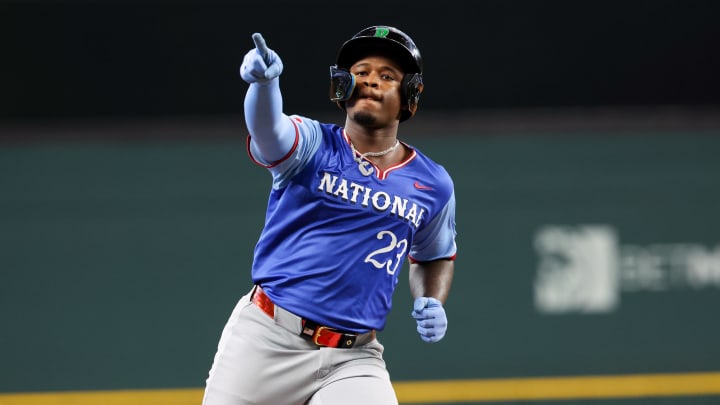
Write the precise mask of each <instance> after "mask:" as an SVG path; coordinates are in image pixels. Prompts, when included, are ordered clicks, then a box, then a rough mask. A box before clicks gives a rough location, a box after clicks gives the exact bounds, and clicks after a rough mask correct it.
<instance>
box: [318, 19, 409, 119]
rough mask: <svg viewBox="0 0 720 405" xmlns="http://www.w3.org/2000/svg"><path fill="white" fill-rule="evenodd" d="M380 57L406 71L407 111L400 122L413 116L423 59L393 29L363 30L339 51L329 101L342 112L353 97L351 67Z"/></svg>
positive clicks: (382, 26) (331, 73)
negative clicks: (388, 58)
mask: <svg viewBox="0 0 720 405" xmlns="http://www.w3.org/2000/svg"><path fill="white" fill-rule="evenodd" d="M378 53H381V54H383V55H386V56H388V57H390V58H391V59H393V60H394V61H396V62H397V63H398V64H399V65H400V67H401V68H402V69H403V70H404V71H405V77H404V78H403V82H402V84H401V91H402V94H401V95H402V99H403V102H404V104H405V105H407V107H408V109H407V110H403V111H402V113H401V116H400V121H405V120H407V119H409V118H410V117H412V116H413V115H415V111H416V110H417V104H418V101H419V100H420V93H421V92H422V90H423V81H422V71H423V64H422V57H421V56H420V50H419V49H418V48H417V46H416V45H415V42H413V40H412V39H411V38H410V36H408V35H407V34H405V33H404V32H402V31H400V30H399V29H397V28H395V27H389V26H384V25H376V26H372V27H368V28H365V29H363V30H362V31H360V32H358V33H357V34H355V35H354V36H353V37H352V38H350V39H349V40H347V41H345V43H344V44H343V45H342V46H341V47H340V51H339V52H338V55H337V62H336V64H335V65H334V66H331V67H330V101H335V102H337V103H338V104H339V105H340V107H341V108H343V109H345V101H346V100H348V99H349V98H350V97H351V96H352V92H353V89H354V87H355V77H354V76H352V75H351V74H350V72H349V69H350V67H351V66H352V65H353V64H354V63H355V62H357V61H358V60H360V59H362V58H363V57H365V56H368V55H370V54H378Z"/></svg>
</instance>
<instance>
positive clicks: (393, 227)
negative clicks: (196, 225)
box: [248, 116, 456, 333]
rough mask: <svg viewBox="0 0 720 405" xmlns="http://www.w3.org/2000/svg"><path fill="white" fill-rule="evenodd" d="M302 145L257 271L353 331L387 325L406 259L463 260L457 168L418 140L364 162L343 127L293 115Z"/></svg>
mask: <svg viewBox="0 0 720 405" xmlns="http://www.w3.org/2000/svg"><path fill="white" fill-rule="evenodd" d="M290 118H291V120H292V121H293V124H294V126H295V131H296V138H295V146H294V147H293V149H292V150H291V151H290V152H289V154H288V155H287V156H286V157H285V158H283V159H282V160H281V161H279V162H272V163H271V162H263V161H262V160H261V159H260V158H258V157H257V154H256V153H253V149H252V148H251V146H250V145H251V143H250V141H249V139H250V138H248V153H249V154H250V157H251V158H252V159H253V161H254V162H256V163H257V164H260V165H262V166H264V167H266V168H268V169H269V170H270V172H271V173H272V176H273V184H272V190H271V192H270V196H269V201H268V207H267V212H266V218H265V226H264V228H263V231H262V233H261V235H260V238H259V240H258V242H257V244H256V246H255V255H254V260H253V265H252V272H251V275H252V279H253V282H254V283H255V284H259V285H262V286H263V289H264V290H265V292H266V293H267V295H268V296H269V297H270V298H271V299H272V300H273V301H274V302H275V303H276V304H277V305H279V306H281V307H283V308H285V309H287V310H289V311H291V312H293V313H295V314H297V315H299V316H302V317H304V318H307V319H311V320H313V321H315V322H317V323H319V324H322V325H326V326H330V327H334V328H338V329H341V330H345V331H350V332H359V333H363V332H367V331H369V330H372V329H376V330H382V329H383V328H384V327H385V321H386V317H387V314H388V313H389V311H390V309H391V307H392V296H393V292H394V290H395V287H396V286H397V283H398V276H399V274H400V272H401V268H402V267H403V263H404V262H405V260H406V258H408V257H409V258H410V260H416V261H428V260H435V259H442V258H446V259H451V260H453V259H454V258H455V254H456V245H455V236H456V231H455V195H454V186H453V182H452V179H451V177H450V175H449V174H448V173H447V171H446V170H445V169H444V168H443V167H442V166H441V165H439V164H437V163H435V162H434V161H432V160H431V159H430V158H428V157H427V156H425V155H424V154H422V153H421V152H420V151H419V150H417V149H415V148H412V147H411V146H410V145H407V144H406V146H408V147H410V148H411V149H412V153H411V155H410V156H409V157H408V158H407V159H406V160H405V161H403V162H401V163H400V164H398V165H396V166H393V167H391V168H388V169H386V170H384V171H381V170H379V168H377V167H375V166H374V165H372V164H371V163H370V162H369V161H367V163H365V164H366V165H367V167H371V168H373V169H374V171H373V173H372V174H370V175H365V174H363V173H362V171H361V170H360V167H359V164H358V162H357V161H356V160H355V158H356V156H354V152H353V150H352V148H351V146H350V141H349V138H348V137H347V135H346V134H345V132H344V130H343V128H342V127H339V126H337V125H333V124H325V123H320V122H318V121H315V120H312V119H309V118H306V117H300V116H292V117H290Z"/></svg>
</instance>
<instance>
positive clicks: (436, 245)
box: [409, 192, 457, 262]
mask: <svg viewBox="0 0 720 405" xmlns="http://www.w3.org/2000/svg"><path fill="white" fill-rule="evenodd" d="M456 235H457V232H456V229H455V193H454V192H453V193H451V194H450V198H449V199H448V202H447V203H446V204H445V206H444V207H443V209H442V210H441V211H440V213H439V214H438V215H436V216H435V218H433V220H432V221H430V223H428V224H427V226H425V227H423V228H422V229H420V230H418V232H417V234H415V240H414V241H413V246H412V247H411V249H410V253H409V258H410V260H411V261H415V262H424V261H430V260H437V259H450V260H454V259H455V255H456V253H457V245H456V243H455V237H456Z"/></svg>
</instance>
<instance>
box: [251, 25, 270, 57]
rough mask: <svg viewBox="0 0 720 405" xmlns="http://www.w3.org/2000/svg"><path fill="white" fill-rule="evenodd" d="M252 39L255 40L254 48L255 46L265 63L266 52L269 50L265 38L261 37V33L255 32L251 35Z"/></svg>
mask: <svg viewBox="0 0 720 405" xmlns="http://www.w3.org/2000/svg"><path fill="white" fill-rule="evenodd" d="M252 39H253V42H255V48H257V51H258V53H260V56H262V58H263V60H264V61H265V63H268V54H269V53H270V51H269V50H268V47H267V44H266V43H265V38H263V36H262V34H260V33H259V32H256V33H254V34H253V35H252Z"/></svg>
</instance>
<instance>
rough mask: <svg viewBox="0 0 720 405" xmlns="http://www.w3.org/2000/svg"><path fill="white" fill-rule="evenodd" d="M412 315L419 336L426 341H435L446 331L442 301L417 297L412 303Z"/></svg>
mask: <svg viewBox="0 0 720 405" xmlns="http://www.w3.org/2000/svg"><path fill="white" fill-rule="evenodd" d="M412 317H413V318H415V321H416V322H417V331H418V333H419V334H420V338H421V339H422V340H424V341H426V342H429V343H433V342H437V341H439V340H440V339H442V338H443V337H445V332H447V326H448V321H447V315H445V308H443V305H442V303H441V302H440V301H439V300H437V299H435V298H432V297H418V298H415V302H414V303H413V311H412Z"/></svg>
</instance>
